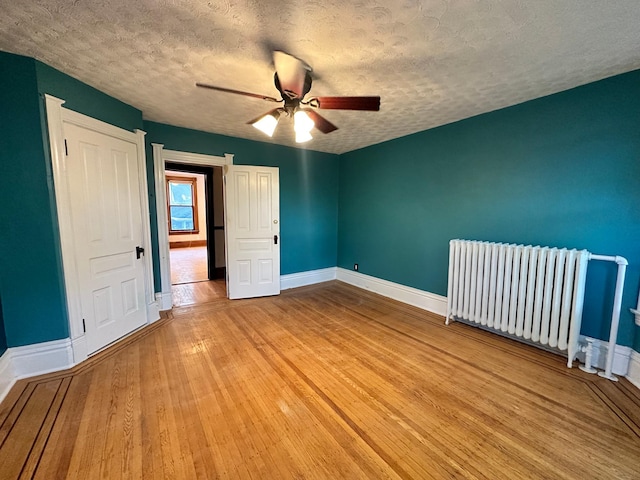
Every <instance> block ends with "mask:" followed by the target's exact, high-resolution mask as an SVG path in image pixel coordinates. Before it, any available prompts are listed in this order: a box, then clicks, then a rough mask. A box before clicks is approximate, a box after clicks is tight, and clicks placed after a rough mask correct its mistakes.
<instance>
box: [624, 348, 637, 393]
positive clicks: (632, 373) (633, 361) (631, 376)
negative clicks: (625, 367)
mask: <svg viewBox="0 0 640 480" xmlns="http://www.w3.org/2000/svg"><path fill="white" fill-rule="evenodd" d="M627 379H628V380H629V381H630V382H631V383H633V384H634V385H635V386H636V387H638V388H640V353H638V352H636V351H635V350H631V356H630V357H629V372H628V373H627Z"/></svg>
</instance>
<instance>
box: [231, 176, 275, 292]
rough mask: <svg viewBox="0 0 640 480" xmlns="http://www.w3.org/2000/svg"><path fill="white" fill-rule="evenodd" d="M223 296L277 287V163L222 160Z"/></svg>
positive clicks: (272, 289)
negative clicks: (258, 164)
mask: <svg viewBox="0 0 640 480" xmlns="http://www.w3.org/2000/svg"><path fill="white" fill-rule="evenodd" d="M224 185H225V231H226V236H227V241H226V248H227V296H228V297H229V298H232V299H234V298H252V297H264V296H267V295H277V294H279V293H280V189H279V175H278V169H277V168H274V167H253V166H245V165H227V166H225V182H224Z"/></svg>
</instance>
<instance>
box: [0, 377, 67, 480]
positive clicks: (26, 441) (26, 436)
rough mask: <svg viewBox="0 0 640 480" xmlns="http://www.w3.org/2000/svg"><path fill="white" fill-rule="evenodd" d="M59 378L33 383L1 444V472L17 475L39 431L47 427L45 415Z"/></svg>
mask: <svg viewBox="0 0 640 480" xmlns="http://www.w3.org/2000/svg"><path fill="white" fill-rule="evenodd" d="M60 384H61V382H60V381H59V380H52V381H49V382H44V383H40V384H37V385H35V387H34V388H33V393H32V394H31V395H29V398H28V399H27V401H26V403H25V404H24V406H23V408H22V409H21V410H20V416H19V417H17V418H16V420H15V423H14V424H13V425H12V428H11V431H10V433H9V435H8V437H7V439H6V441H5V442H4V444H3V445H2V448H0V465H1V466H2V476H4V477H6V478H19V477H20V475H21V473H22V470H23V469H24V468H25V464H26V463H27V460H28V459H29V457H30V455H31V452H32V450H33V447H34V444H35V443H36V442H37V439H38V435H39V434H40V432H41V431H42V430H43V428H46V419H47V416H48V413H49V410H50V408H51V405H52V404H53V402H54V400H55V397H56V394H57V392H58V389H59V388H60Z"/></svg>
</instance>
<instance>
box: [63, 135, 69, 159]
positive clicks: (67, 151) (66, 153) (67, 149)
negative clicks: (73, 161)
mask: <svg viewBox="0 0 640 480" xmlns="http://www.w3.org/2000/svg"><path fill="white" fill-rule="evenodd" d="M64 155H65V157H68V156H69V148H68V147H67V139H66V138H65V139H64Z"/></svg>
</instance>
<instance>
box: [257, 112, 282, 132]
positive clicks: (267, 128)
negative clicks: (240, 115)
mask: <svg viewBox="0 0 640 480" xmlns="http://www.w3.org/2000/svg"><path fill="white" fill-rule="evenodd" d="M253 126H254V127H256V128H257V129H258V130H260V131H261V132H262V133H264V134H266V135H269V136H270V137H273V132H274V131H275V130H276V127H277V126H278V119H277V118H276V117H275V116H274V115H271V114H270V115H265V116H264V117H261V118H260V120H258V121H257V122H254V123H253Z"/></svg>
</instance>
